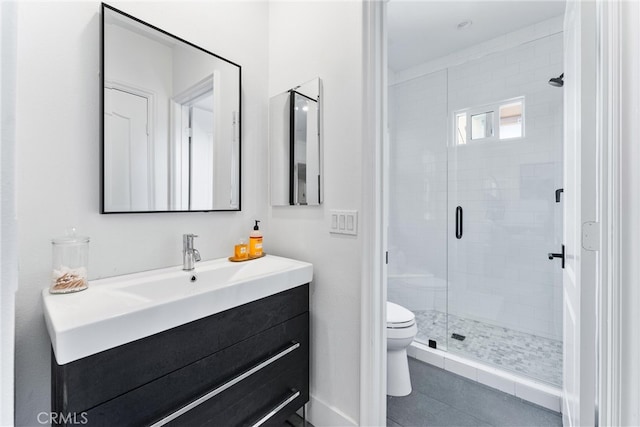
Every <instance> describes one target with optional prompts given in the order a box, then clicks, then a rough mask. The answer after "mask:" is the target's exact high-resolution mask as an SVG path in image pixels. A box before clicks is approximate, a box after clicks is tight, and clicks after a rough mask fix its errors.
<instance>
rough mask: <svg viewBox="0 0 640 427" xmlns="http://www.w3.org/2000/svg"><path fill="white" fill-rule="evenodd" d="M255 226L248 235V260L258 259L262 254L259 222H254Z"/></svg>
mask: <svg viewBox="0 0 640 427" xmlns="http://www.w3.org/2000/svg"><path fill="white" fill-rule="evenodd" d="M255 221H256V225H254V226H253V231H252V232H251V234H249V258H260V257H261V256H262V255H263V254H262V232H260V227H258V223H259V222H260V221H258V220H255Z"/></svg>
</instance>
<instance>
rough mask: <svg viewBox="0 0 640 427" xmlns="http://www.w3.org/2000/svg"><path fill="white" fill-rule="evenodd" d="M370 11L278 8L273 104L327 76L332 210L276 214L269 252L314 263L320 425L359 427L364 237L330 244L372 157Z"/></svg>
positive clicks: (269, 228) (356, 201) (314, 415)
mask: <svg viewBox="0 0 640 427" xmlns="http://www.w3.org/2000/svg"><path fill="white" fill-rule="evenodd" d="M362 22H363V11H362V4H361V3H360V2H284V1H282V2H281V1H271V2H270V8H269V55H270V56H269V76H270V78H269V96H274V95H277V94H279V93H281V92H284V91H285V90H287V89H290V88H292V87H294V86H297V85H299V84H301V83H304V82H307V81H309V80H311V79H313V78H315V77H320V78H321V79H322V82H323V100H324V104H323V112H324V124H323V132H324V137H323V141H324V185H325V192H324V194H325V199H324V203H323V204H322V205H320V206H317V207H310V206H302V207H291V206H288V207H272V208H270V209H269V217H268V219H269V220H268V222H267V224H265V225H266V227H265V250H266V251H267V252H272V253H273V252H275V253H278V254H282V255H284V256H290V257H293V258H299V259H302V260H305V261H309V262H312V263H313V265H314V280H313V283H312V285H311V337H312V338H311V352H312V353H311V354H312V358H311V404H310V408H309V412H308V413H309V416H310V421H311V423H313V424H314V425H318V426H320V425H349V424H352V425H353V424H356V423H357V420H358V419H359V413H358V412H359V397H360V393H359V371H360V366H359V360H360V359H359V358H360V354H359V346H360V341H359V337H360V309H359V307H360V277H361V273H360V269H361V258H362V257H361V256H360V254H359V251H360V247H361V241H360V240H361V238H362V236H361V235H359V236H358V237H345V236H337V235H333V236H332V235H330V234H329V232H328V228H329V224H328V222H327V221H328V217H329V215H328V214H329V210H330V209H358V210H359V209H360V206H361V168H362V165H361V158H362V148H363V141H362V108H363V105H362V99H363V95H362V73H363V63H362V50H363V45H362Z"/></svg>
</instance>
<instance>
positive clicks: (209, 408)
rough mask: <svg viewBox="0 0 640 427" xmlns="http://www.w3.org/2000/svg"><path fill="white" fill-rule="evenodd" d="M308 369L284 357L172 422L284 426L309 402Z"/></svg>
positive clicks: (180, 423)
mask: <svg viewBox="0 0 640 427" xmlns="http://www.w3.org/2000/svg"><path fill="white" fill-rule="evenodd" d="M306 372H308V371H307V370H306V368H305V367H304V366H301V365H300V360H294V359H292V360H288V361H287V360H282V361H280V362H276V364H274V366H272V367H271V368H270V369H269V370H265V371H264V372H261V373H259V374H256V375H254V376H252V377H251V378H248V379H246V380H244V381H243V382H242V383H240V384H238V385H237V386H235V387H234V389H230V390H229V391H228V392H226V393H225V394H224V395H221V396H220V398H219V399H217V400H211V401H208V402H205V403H203V404H201V405H199V406H197V407H195V408H193V409H192V410H190V411H189V412H186V413H185V414H184V415H182V416H180V417H179V418H176V419H175V420H173V421H172V422H171V423H169V424H168V425H170V426H172V427H181V426H190V427H191V426H193V427H197V426H203V427H204V426H253V425H255V424H256V423H258V421H263V424H262V425H277V426H282V425H284V422H285V420H286V419H287V418H289V417H290V416H291V414H293V413H294V412H295V411H296V410H297V409H298V408H300V407H302V406H303V405H304V404H305V403H306V402H308V401H309V388H308V381H307V380H306Z"/></svg>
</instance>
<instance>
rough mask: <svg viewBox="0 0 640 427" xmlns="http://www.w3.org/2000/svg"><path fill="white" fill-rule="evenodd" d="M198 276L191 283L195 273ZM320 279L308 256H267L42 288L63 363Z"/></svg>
mask: <svg viewBox="0 0 640 427" xmlns="http://www.w3.org/2000/svg"><path fill="white" fill-rule="evenodd" d="M194 274H195V275H196V276H197V280H196V281H195V282H191V277H192V276H193V275H194ZM312 278H313V265H312V264H309V263H307V262H302V261H296V260H292V259H288V258H282V257H277V256H273V255H267V256H265V257H263V258H260V259H256V260H251V261H246V262H240V263H234V262H230V261H228V260H227V259H226V258H224V259H217V260H212V261H204V262H200V263H197V264H196V269H195V270H193V271H189V272H187V271H183V270H182V266H177V267H170V268H164V269H159V270H151V271H146V272H142V273H133V274H127V275H123V276H117V277H110V278H106V279H100V280H94V281H89V289H87V290H85V291H81V292H77V293H71V294H50V293H49V290H48V289H45V290H43V291H42V298H43V301H44V316H45V321H46V324H47V330H48V331H49V337H50V338H51V343H52V345H53V350H54V353H55V356H56V360H57V362H58V364H60V365H64V364H66V363H69V362H73V361H74V360H78V359H81V358H83V357H87V356H90V355H92V354H96V353H99V352H101V351H104V350H108V349H110V348H113V347H117V346H119V345H123V344H126V343H129V342H132V341H135V340H138V339H141V338H145V337H148V336H150V335H153V334H157V333H158V332H162V331H166V330H168V329H171V328H174V327H176V326H180V325H183V324H185V323H188V322H192V321H194V320H198V319H202V318H204V317H207V316H210V315H212V314H216V313H220V312H222V311H225V310H228V309H230V308H234V307H237V306H240V305H242V304H246V303H249V302H252V301H256V300H258V299H260V298H264V297H267V296H270V295H274V294H277V293H278V292H282V291H286V290H287V289H291V288H294V287H297V286H300V285H303V284H305V283H309V282H310V281H311V279H312Z"/></svg>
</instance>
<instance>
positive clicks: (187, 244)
mask: <svg viewBox="0 0 640 427" xmlns="http://www.w3.org/2000/svg"><path fill="white" fill-rule="evenodd" d="M194 237H198V236H197V235H196V234H183V235H182V269H183V270H185V271H190V270H193V269H194V268H195V266H196V262H198V261H200V252H198V250H197V249H194V247H193V238H194Z"/></svg>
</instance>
